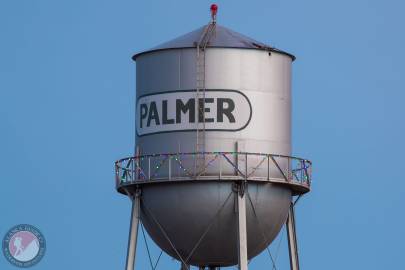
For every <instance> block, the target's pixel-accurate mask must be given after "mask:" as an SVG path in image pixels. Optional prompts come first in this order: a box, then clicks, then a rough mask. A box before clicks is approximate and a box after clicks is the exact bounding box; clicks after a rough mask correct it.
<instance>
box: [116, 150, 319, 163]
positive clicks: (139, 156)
mask: <svg viewBox="0 0 405 270" xmlns="http://www.w3.org/2000/svg"><path fill="white" fill-rule="evenodd" d="M215 154H224V155H229V154H232V155H253V156H272V157H282V158H290V159H295V160H300V161H305V162H308V163H309V164H310V165H312V162H311V161H310V160H308V159H305V158H300V157H296V156H288V155H281V154H267V153H257V152H229V151H216V152H198V153H197V152H176V153H158V154H146V155H138V156H128V157H124V158H121V159H119V160H117V161H116V162H115V163H116V164H117V163H120V162H122V161H124V160H128V159H131V158H148V157H160V156H178V155H215Z"/></svg>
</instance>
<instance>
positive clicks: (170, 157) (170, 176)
mask: <svg viewBox="0 0 405 270" xmlns="http://www.w3.org/2000/svg"><path fill="white" fill-rule="evenodd" d="M169 180H172V156H171V155H169Z"/></svg>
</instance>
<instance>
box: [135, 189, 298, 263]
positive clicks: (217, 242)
mask: <svg viewBox="0 0 405 270" xmlns="http://www.w3.org/2000/svg"><path fill="white" fill-rule="evenodd" d="M247 192H248V193H249V195H250V197H251V198H252V203H253V206H254V207H255V210H256V214H257V217H258V219H259V220H260V222H257V219H256V218H255V217H254V213H253V209H252V205H251V203H250V202H249V203H246V215H247V239H248V240H247V253H248V258H249V259H251V258H253V257H254V256H256V255H257V254H259V253H260V252H261V251H262V250H263V249H265V248H266V246H267V245H269V244H270V243H271V242H272V241H273V239H274V238H275V237H276V235H277V234H278V232H279V230H280V229H281V227H282V226H283V224H284V222H285V221H286V218H287V215H288V209H289V206H290V199H291V192H290V190H289V189H287V188H283V187H280V186H277V185H274V184H271V183H250V184H249V186H248V187H247ZM229 195H231V197H230V198H229V199H228V200H227V198H228V196H229ZM245 196H246V195H245ZM225 202H226V203H225ZM224 203H225V204H224ZM222 205H224V207H223V209H222V211H220V213H219V214H218V211H219V210H220V209H221V206H222ZM152 215H153V216H154V217H155V218H156V220H157V221H158V222H159V224H161V226H162V228H164V230H165V232H166V234H167V235H168V236H169V238H170V241H171V242H172V243H173V244H174V246H175V247H176V249H177V250H178V252H179V253H180V254H181V257H183V258H187V257H188V256H189V255H190V252H191V251H192V250H193V248H194V247H195V245H196V243H197V242H198V240H199V239H200V237H201V236H202V235H203V234H204V232H205V231H206V229H207V227H208V226H210V224H211V223H212V225H211V227H210V229H209V230H208V232H207V233H206V235H205V237H204V238H203V239H202V241H201V242H200V244H199V245H198V247H197V249H196V250H195V252H194V253H193V255H192V256H191V257H190V258H189V261H188V262H187V263H190V264H192V265H199V266H226V265H235V264H237V263H238V246H237V239H238V234H237V233H238V214H237V197H236V193H235V192H234V188H233V183H231V182H202V181H197V182H184V183H176V184H173V183H159V184H153V185H145V186H143V188H142V203H141V219H142V222H143V224H144V226H145V228H146V229H147V231H148V233H149V234H150V236H151V237H152V239H153V240H154V241H155V242H156V243H157V244H158V245H159V246H160V247H161V248H162V249H163V250H164V251H165V252H167V253H168V254H169V255H170V256H172V257H175V258H177V259H179V256H178V255H177V254H176V252H175V251H174V250H173V248H172V246H171V244H170V243H169V241H168V240H167V239H166V238H165V236H164V234H163V233H162V231H161V230H160V229H159V226H157V224H156V222H155V220H154V218H153V217H152ZM261 230H263V231H264V232H265V235H266V237H263V234H262V231H261Z"/></svg>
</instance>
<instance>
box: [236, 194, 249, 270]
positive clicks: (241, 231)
mask: <svg viewBox="0 0 405 270" xmlns="http://www.w3.org/2000/svg"><path fill="white" fill-rule="evenodd" d="M237 196H238V255H239V270H247V269H248V266H247V265H248V260H247V233H246V196H245V194H243V193H241V192H238V193H237Z"/></svg>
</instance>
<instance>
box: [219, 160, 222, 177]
mask: <svg viewBox="0 0 405 270" xmlns="http://www.w3.org/2000/svg"><path fill="white" fill-rule="evenodd" d="M221 177H222V154H219V179H221Z"/></svg>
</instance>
